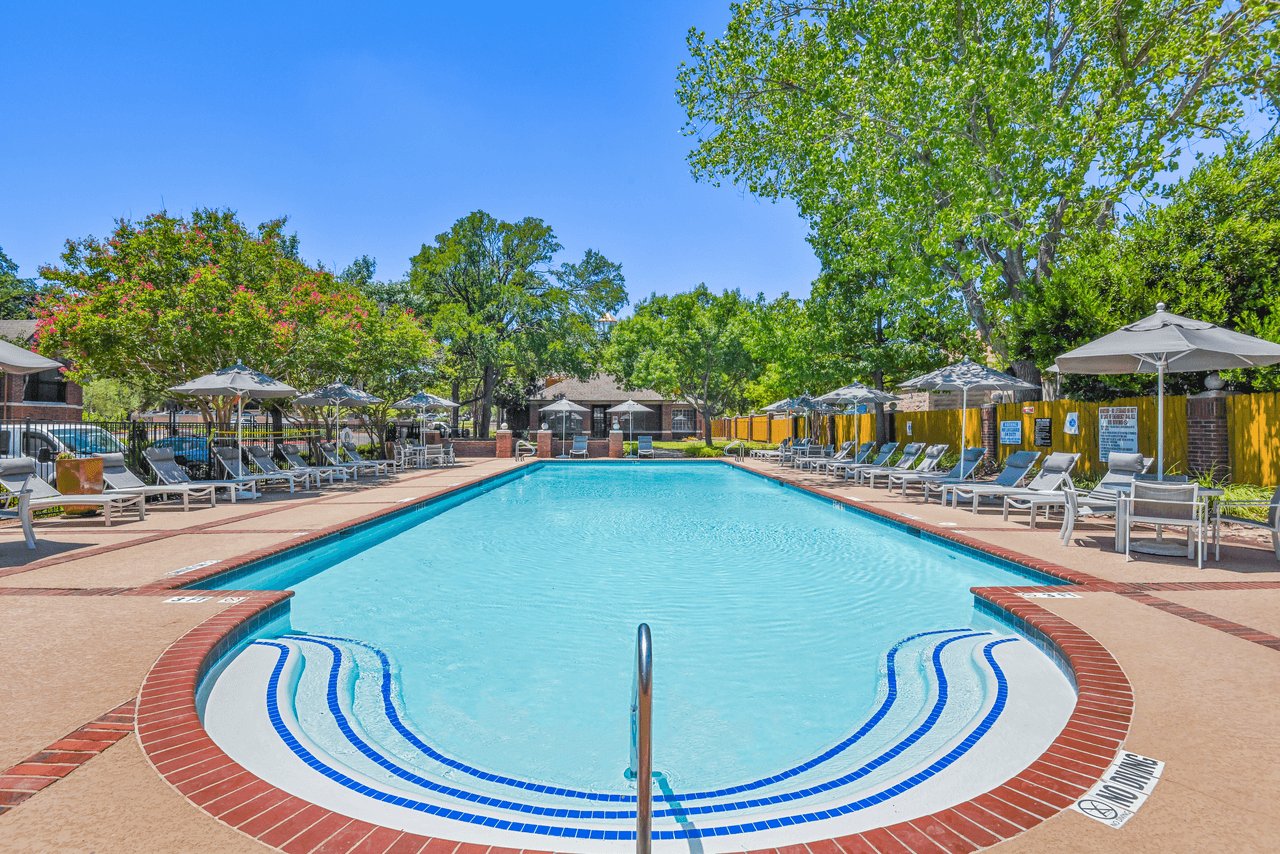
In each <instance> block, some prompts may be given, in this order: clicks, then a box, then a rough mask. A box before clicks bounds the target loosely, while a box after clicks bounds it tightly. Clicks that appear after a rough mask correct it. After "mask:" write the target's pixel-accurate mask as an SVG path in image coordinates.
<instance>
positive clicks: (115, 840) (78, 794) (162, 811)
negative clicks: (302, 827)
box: [0, 735, 276, 854]
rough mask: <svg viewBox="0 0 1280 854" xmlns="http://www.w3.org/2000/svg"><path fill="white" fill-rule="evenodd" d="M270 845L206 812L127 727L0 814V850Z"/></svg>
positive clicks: (237, 851) (34, 853)
mask: <svg viewBox="0 0 1280 854" xmlns="http://www.w3.org/2000/svg"><path fill="white" fill-rule="evenodd" d="M275 850H276V849H275V848H271V847H268V846H266V845H263V844H262V843H260V842H257V841H255V840H253V839H250V838H249V837H248V836H245V835H244V834H242V833H240V832H239V831H236V830H233V829H231V828H230V827H227V826H226V825H224V824H220V823H218V822H217V821H215V820H214V819H211V818H209V816H207V815H206V814H205V813H203V812H201V811H200V810H199V809H197V808H196V807H195V806H193V805H192V804H191V803H190V802H189V801H187V799H186V798H184V797H183V796H182V795H180V794H178V792H177V791H175V790H174V789H172V788H171V787H170V786H169V784H168V783H166V782H164V781H163V780H162V779H160V777H159V775H157V774H156V772H155V771H154V770H153V769H152V768H151V766H150V765H149V764H147V760H146V757H144V756H143V755H142V750H141V749H140V748H139V747H138V739H137V737H136V736H133V735H130V736H129V737H127V738H125V739H124V740H122V741H121V742H119V743H118V744H116V745H115V746H113V747H110V748H108V749H107V751H106V752H105V753H103V754H102V755H101V756H98V757H97V758H95V759H94V760H93V761H91V762H89V763H88V764H86V765H84V766H83V767H81V768H79V769H77V770H76V771H74V772H72V773H71V775H70V776H68V777H67V778H66V779H65V780H61V781H59V782H58V783H56V784H54V785H53V786H50V787H49V788H48V789H47V790H46V791H43V792H41V793H40V794H38V795H36V796H35V797H33V798H31V799H30V800H28V801H27V802H25V803H23V804H20V805H19V806H17V807H14V808H13V809H12V810H10V811H9V812H8V813H6V814H5V815H4V816H0V851H5V852H10V851H12V852H30V854H45V852H49V854H54V852H56V854H139V852H147V854H192V852H218V854H248V853H249V852H269V851H275Z"/></svg>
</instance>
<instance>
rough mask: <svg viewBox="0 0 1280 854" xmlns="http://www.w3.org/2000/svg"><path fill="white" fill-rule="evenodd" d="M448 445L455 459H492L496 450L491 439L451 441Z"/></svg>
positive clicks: (495, 445) (495, 443) (495, 444)
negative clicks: (451, 448) (451, 446)
mask: <svg viewBox="0 0 1280 854" xmlns="http://www.w3.org/2000/svg"><path fill="white" fill-rule="evenodd" d="M450 444H452V445H453V455H454V456H455V457H492V456H495V455H496V454H497V450H498V448H497V445H498V443H497V442H496V441H495V440H493V439H453V440H452V441H451V443H450Z"/></svg>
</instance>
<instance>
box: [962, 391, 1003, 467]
mask: <svg viewBox="0 0 1280 854" xmlns="http://www.w3.org/2000/svg"><path fill="white" fill-rule="evenodd" d="M999 440H1000V425H999V424H997V423H996V406H995V404H994V403H984V404H983V405H982V447H983V449H984V450H985V451H986V452H987V459H990V460H998V459H1000V454H999V450H1000V448H999V447H998V445H997V444H996V443H997V442H999ZM960 450H961V451H963V450H964V448H961V449H960Z"/></svg>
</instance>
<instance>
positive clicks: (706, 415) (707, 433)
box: [698, 409, 716, 448]
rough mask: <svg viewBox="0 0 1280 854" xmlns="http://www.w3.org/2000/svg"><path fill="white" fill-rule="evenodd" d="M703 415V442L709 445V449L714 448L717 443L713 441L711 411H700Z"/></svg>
mask: <svg viewBox="0 0 1280 854" xmlns="http://www.w3.org/2000/svg"><path fill="white" fill-rule="evenodd" d="M698 412H699V413H700V414H701V415H702V441H704V442H706V443H707V447H708V448H714V447H715V446H716V443H715V442H714V441H712V439H711V410H709V409H706V410H703V409H699V410H698Z"/></svg>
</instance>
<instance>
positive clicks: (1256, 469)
mask: <svg viewBox="0 0 1280 854" xmlns="http://www.w3.org/2000/svg"><path fill="white" fill-rule="evenodd" d="M1227 453H1228V454H1229V457H1230V460H1231V474H1232V479H1233V480H1234V481H1235V482H1236V483H1255V484H1259V485H1261V486H1275V485H1276V484H1280V394H1239V395H1230V396H1228V397H1227Z"/></svg>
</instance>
